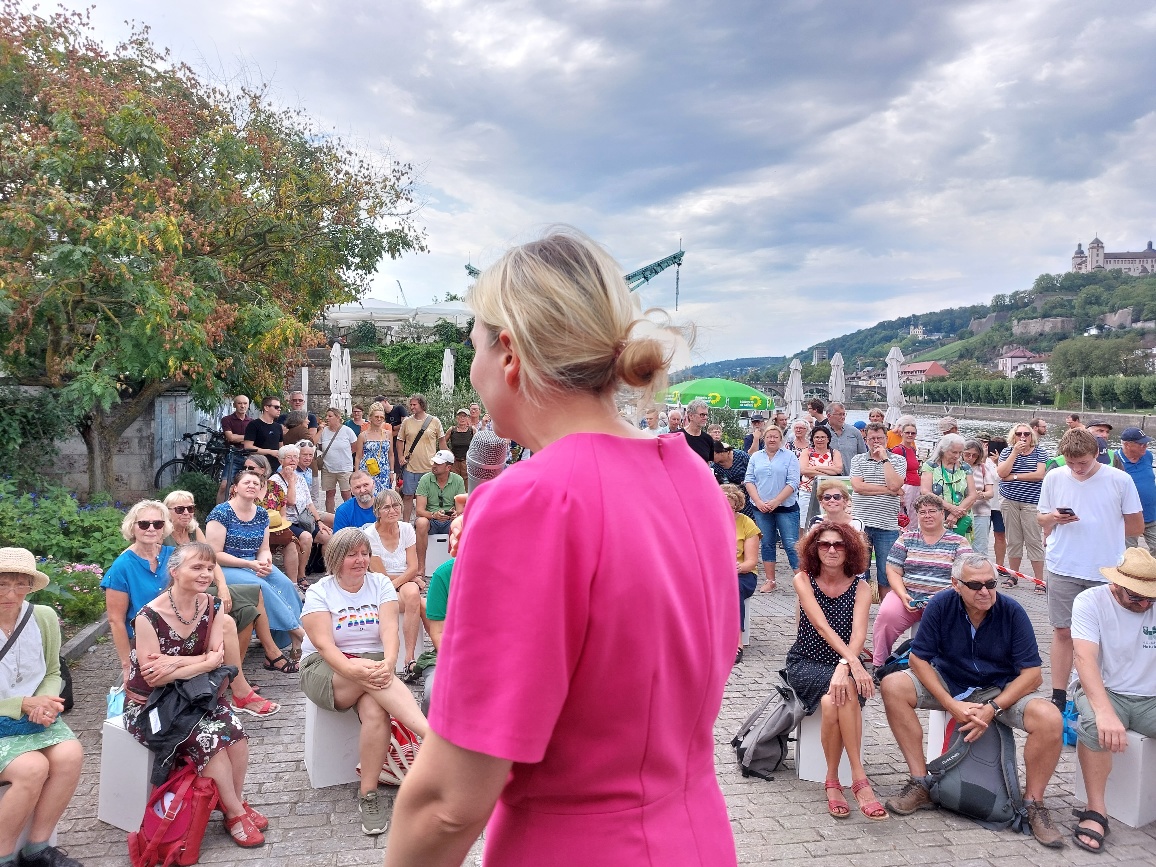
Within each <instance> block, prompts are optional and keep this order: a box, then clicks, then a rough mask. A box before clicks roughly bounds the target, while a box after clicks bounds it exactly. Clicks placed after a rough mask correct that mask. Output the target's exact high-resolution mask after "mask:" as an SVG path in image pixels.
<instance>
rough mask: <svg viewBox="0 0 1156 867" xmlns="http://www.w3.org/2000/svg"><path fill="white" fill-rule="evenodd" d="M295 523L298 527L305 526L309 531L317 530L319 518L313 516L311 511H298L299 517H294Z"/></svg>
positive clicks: (314, 531)
mask: <svg viewBox="0 0 1156 867" xmlns="http://www.w3.org/2000/svg"><path fill="white" fill-rule="evenodd" d="M293 523H294V524H296V525H297V526H298V527H304V528H305V530H306V531H307V532H310V533H316V532H317V519H316V518H314V517H313V514H312V513H311V512H298V513H297V517H296V518H294V519H293ZM290 532H292V531H290Z"/></svg>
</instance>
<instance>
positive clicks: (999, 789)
mask: <svg viewBox="0 0 1156 867" xmlns="http://www.w3.org/2000/svg"><path fill="white" fill-rule="evenodd" d="M964 734H965V733H964V732H963V731H961V730H959V729H956V731H955V733H954V734H953V735H952V736H951V743H950V744H949V745H948V747H947V752H945V753H944V754H943V755H942V756H940V757H939V758H938V759H936V760H935V761H933V762H928V764H927V775H928V779H929V781H930V784H931V785H930V790H931V800H933V801H934V802H935V803H936V804H938V805H939V806H941V807H944V808H945V809H948V810H951V811H952V812H953V813H959V814H960V815H962V816H967V817H968V818H970V819H974V820H975V821H977V822H979V824H981V825H983V826H984V827H985V828H989V829H991V830H993V831H999V830H1001V829H1003V828H1009V827H1010V828H1012V829H1013V830H1015V831H1023V832H1024V833H1027V830H1028V824H1027V811H1026V810H1025V808H1024V799H1023V793H1022V792H1021V791H1020V780H1019V776H1018V775H1017V774H1016V741H1015V736H1014V735H1013V734H1012V730H1011V729H1010V728H1008V727H1007V726H1006V725H1004V724H1003V723H1002V722H1000V721H999V720H992V724H991V725H990V726H988V728H987V731H985V732H984V733H983V734H982V735H980V736H979V737H978V738H976V739H975V741H973V742H972V743H970V744H969V743H967V742H966V741H965V740H964V739H963V738H964Z"/></svg>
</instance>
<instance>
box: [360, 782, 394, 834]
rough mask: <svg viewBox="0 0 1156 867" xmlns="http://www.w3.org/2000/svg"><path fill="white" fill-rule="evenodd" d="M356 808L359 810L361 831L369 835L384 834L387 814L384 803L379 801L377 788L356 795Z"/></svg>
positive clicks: (387, 824) (387, 826) (387, 820)
mask: <svg viewBox="0 0 1156 867" xmlns="http://www.w3.org/2000/svg"><path fill="white" fill-rule="evenodd" d="M357 809H358V810H360V811H361V832H362V833H363V834H369V835H370V836H371V837H372V836H375V835H377V834H384V833H385V832H386V831H387V830H388V829H389V816H387V815H386V811H385V804H383V803H382V802H381V797H380V796H379V795H378V792H377V789H374V790H373V791H372V792H369V793H367V794H365V795H358V796H357Z"/></svg>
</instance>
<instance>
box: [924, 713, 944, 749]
mask: <svg viewBox="0 0 1156 867" xmlns="http://www.w3.org/2000/svg"><path fill="white" fill-rule="evenodd" d="M949 719H950V717H948V715H947V711H945V710H929V711H928V712H927V750H926V751H925V752H924V754H923V755H924V756H925V757H926V759H927V761H929V762H931V761H934V760H935V759H938V758H939V757H940V756H942V755H943V754H944V753H945V752H946V751H947V743H948V741H949V740H950V739H949V738H948V736H947V722H948V720H949Z"/></svg>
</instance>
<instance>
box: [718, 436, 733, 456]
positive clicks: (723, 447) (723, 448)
mask: <svg viewBox="0 0 1156 867" xmlns="http://www.w3.org/2000/svg"><path fill="white" fill-rule="evenodd" d="M734 450H735V447H734V446H732V445H729V444H728V443H724V442H723V441H722V440H719V441H718V442H716V443H715V444H714V453H715V454H716V455H721V454H722V453H723V452H733V451H734Z"/></svg>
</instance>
